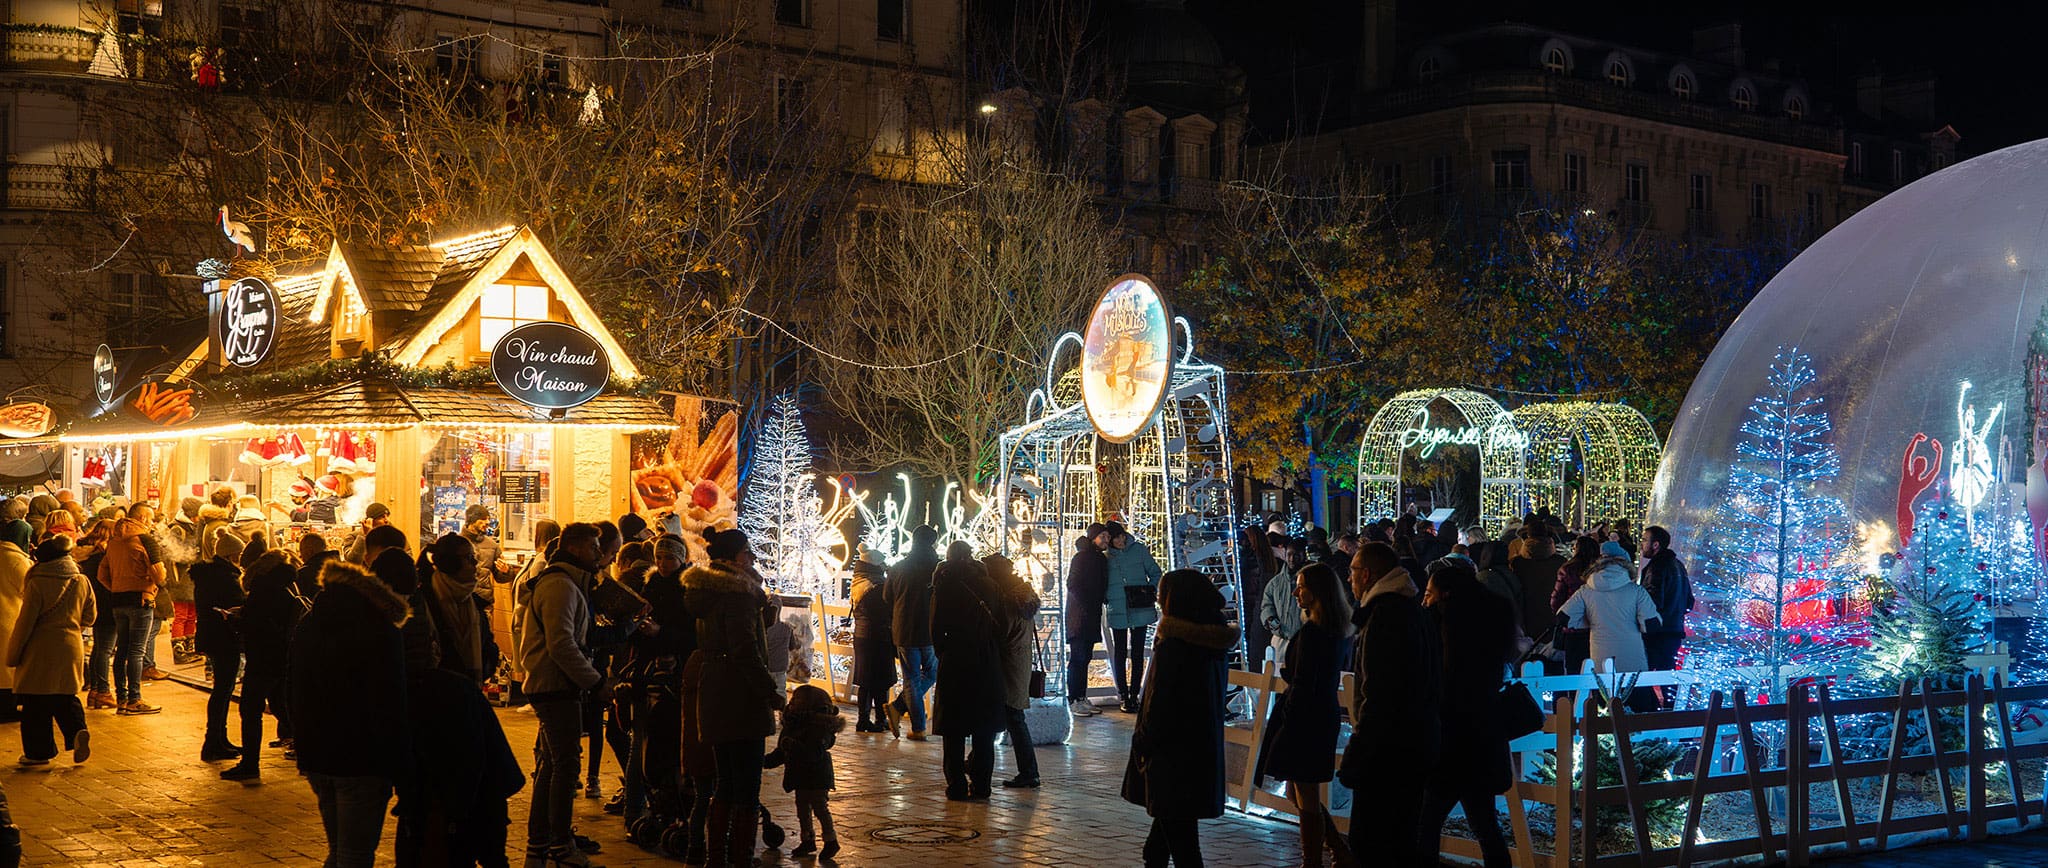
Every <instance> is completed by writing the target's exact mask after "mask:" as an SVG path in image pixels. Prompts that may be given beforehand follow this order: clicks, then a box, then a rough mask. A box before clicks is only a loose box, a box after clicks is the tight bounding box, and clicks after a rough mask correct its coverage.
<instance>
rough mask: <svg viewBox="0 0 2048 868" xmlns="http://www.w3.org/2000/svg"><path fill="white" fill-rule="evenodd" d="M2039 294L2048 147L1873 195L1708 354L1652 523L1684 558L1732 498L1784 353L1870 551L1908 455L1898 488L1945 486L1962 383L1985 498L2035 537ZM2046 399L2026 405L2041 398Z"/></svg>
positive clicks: (1886, 537)
mask: <svg viewBox="0 0 2048 868" xmlns="http://www.w3.org/2000/svg"><path fill="white" fill-rule="evenodd" d="M2044 299H2048V140H2042V141H2037V142H2032V143H2029V144H2024V145H2020V146H2017V147H2012V148H2007V149H2005V150H2002V151H1998V152H1997V153H1993V154H1989V155H1986V156H1983V157H1978V158H1976V159H1973V160H1969V161H1967V162H1963V163H1959V164H1957V165H1955V166H1952V167H1950V168H1948V169H1945V170H1943V171H1940V172H1936V173H1935V174H1933V175H1929V176H1928V177H1926V178H1922V179H1920V180H1919V181H1916V182H1914V183H1913V184H1911V185H1908V186H1907V187H1905V188H1904V189H1901V190H1899V191H1898V192H1895V193H1893V194H1891V195H1890V196H1887V197H1885V198H1884V199H1882V200H1880V201H1878V202H1877V203H1876V204H1875V205H1872V206H1871V207H1869V208H1866V209H1864V210H1863V211H1862V212H1861V213H1859V214H1857V215H1855V216H1854V217H1851V218H1850V219H1849V220H1848V221H1846V222H1844V223H1842V224H1841V225H1840V226H1838V227H1836V228H1835V229H1834V231H1832V232H1829V233H1827V234H1826V235H1825V236H1823V237H1822V238H1821V239H1820V240H1818V241H1817V242H1815V243H1814V244H1813V246H1812V247H1810V248H1808V249H1807V250H1806V252H1804V253H1802V254H1800V255H1799V257H1798V258H1796V259H1794V260H1793V261H1792V263H1791V264H1790V265H1788V266H1786V268H1785V270H1784V271H1782V272H1780V273H1779V274H1778V276H1777V277H1776V278H1774V279H1772V280H1771V282H1770V283H1769V284H1768V285H1767V286H1765V287H1764V289H1763V291H1762V292H1760V293H1758V294H1757V297H1756V298H1755V300H1753V301H1751V302H1750V303H1749V306H1748V307H1747V308H1745V309H1744V310H1743V312H1742V315H1741V316H1740V317H1738V318H1737V319H1736V320H1735V323H1734V325H1733V326H1732V327H1731V328H1730V329H1729V330H1728V333H1727V334H1726V335H1724V336H1723V337H1722V338H1721V341H1720V343H1719V344H1717V345H1716V346H1715V347H1714V352H1713V353H1712V354H1711V355H1710V356H1709V357H1708V358H1707V362H1706V365H1705V366H1704V367H1703V368H1702V369H1701V371H1700V373H1699V377H1698V378H1697V379H1695V380H1694V381H1693V384H1692V389H1691V391H1689V392H1688V393H1687V394H1686V397H1685V404H1684V405H1683V406H1682V407H1681V408H1680V410H1679V415H1678V418H1677V420H1676V421H1675V423H1674V425H1673V427H1672V431H1671V437H1670V440H1669V443H1668V444H1667V449H1666V453H1665V456H1664V461H1663V464H1662V467H1661V469H1660V470H1659V472H1658V475H1657V483H1656V490H1655V493H1654V495H1653V500H1652V506H1651V520H1652V521H1654V522H1658V523H1662V524H1666V525H1667V526H1669V527H1670V528H1671V530H1672V532H1673V534H1674V535H1675V536H1676V537H1677V541H1676V545H1677V546H1678V547H1679V548H1680V550H1681V551H1682V552H1686V553H1691V552H1695V551H1698V550H1699V549H1700V548H1701V545H1702V542H1703V538H1702V534H1703V533H1706V532H1710V531H1711V529H1710V528H1709V527H1707V525H1708V524H1709V522H1710V521H1711V520H1712V511H1713V508H1714V506H1715V504H1717V503H1718V502H1719V501H1720V500H1721V499H1722V498H1723V497H1724V496H1725V493H1726V485H1727V480H1728V470H1729V466H1730V463H1731V462H1732V461H1733V460H1734V459H1735V458H1736V452H1735V449H1736V444H1737V442H1738V439H1739V432H1738V429H1739V428H1740V427H1741V425H1742V424H1743V422H1744V421H1745V420H1746V419H1747V412H1748V407H1749V405H1750V403H1751V401H1752V400H1753V399H1755V398H1756V396H1757V395H1758V393H1759V392H1761V391H1763V390H1764V388H1765V378H1766V377H1767V376H1768V375H1769V369H1770V365H1771V362H1772V359H1773V357H1774V356H1775V355H1776V353H1777V351H1778V349H1779V347H1781V346H1782V347H1787V348H1794V347H1796V348H1797V349H1799V350H1801V351H1803V352H1805V353H1806V354H1808V355H1810V356H1811V357H1812V360H1813V367H1814V370H1815V372H1816V373H1817V375H1818V378H1817V380H1816V381H1815V384H1814V387H1813V389H1814V391H1815V393H1816V394H1818V395H1819V396H1820V397H1821V398H1822V399H1823V400H1824V403H1823V404H1822V409H1823V410H1825V411H1826V412H1827V414H1828V416H1829V419H1830V420H1831V421H1832V423H1833V425H1834V432H1833V435H1832V441H1833V443H1834V446H1835V448H1836V449H1837V450H1838V451H1839V453H1840V455H1841V474H1840V476H1838V477H1837V478H1836V479H1834V480H1832V481H1830V482H1827V483H1823V484H1821V485H1820V486H1818V487H1819V489H1820V493H1825V494H1832V495H1834V496H1836V497H1839V498H1841V499H1842V501H1843V503H1844V505H1845V506H1846V507H1847V508H1848V514H1849V517H1850V519H1851V520H1853V521H1855V522H1857V523H1858V525H1859V527H1858V530H1859V531H1860V533H1861V535H1862V537H1863V538H1864V551H1865V552H1866V553H1869V552H1871V551H1873V550H1874V551H1896V550H1898V542H1897V540H1896V536H1895V527H1894V525H1895V524H1896V518H1895V517H1896V515H1897V514H1898V505H1899V501H1900V495H1901V490H1902V486H1901V483H1902V481H1904V480H1903V479H1902V478H1903V477H1907V476H1908V475H1909V471H1908V468H1907V467H1906V463H1907V461H1908V453H1909V449H1913V450H1915V451H1916V454H1917V455H1918V456H1919V457H1920V458H1921V459H1922V461H1923V462H1924V463H1923V465H1922V467H1920V468H1918V470H1920V471H1921V473H1920V474H1919V475H1918V476H1917V477H1915V478H1916V480H1917V481H1909V482H1906V486H1905V487H1906V491H1908V492H1909V493H1910V492H1911V491H1912V489H1913V487H1914V486H1915V485H1916V484H1921V483H1927V484H1931V486H1932V487H1930V488H1928V489H1927V490H1926V491H1925V497H1927V498H1931V497H1933V496H1934V495H1935V494H1936V493H1938V492H1939V491H1941V490H1943V489H1944V488H1946V487H1947V486H1949V485H1950V483H1951V477H1952V476H1953V475H1954V474H1952V472H1951V470H1952V467H1951V461H1952V460H1953V457H1954V454H1955V451H1956V447H1957V446H1958V445H1960V444H1961V437H1960V434H1961V431H1960V429H1961V421H1960V420H1959V418H1958V404H1959V398H1962V383H1963V382H1964V381H1968V382H1969V383H1970V384H1971V388H1970V389H1969V391H1968V394H1967V398H1966V399H1964V400H1965V401H1966V402H1967V404H1968V405H1970V407H1971V408H1972V409H1974V412H1975V421H1976V428H1977V430H1976V431H1973V432H1972V433H1973V434H1977V433H1982V434H1984V435H1985V437H1984V445H1985V447H1986V450H1985V451H1986V452H1987V453H1988V463H1989V467H1990V470H1991V473H1992V474H1993V475H1994V476H1995V479H1996V483H1995V484H1994V486H1993V487H1992V488H1993V493H1994V494H1996V495H1997V499H1999V500H2001V501H2003V502H2005V503H2007V504H2013V505H2014V506H2017V504H2018V503H2020V502H2025V501H2036V502H2037V503H2036V504H2033V506H2034V510H2035V511H2036V512H2037V516H2036V522H2035V527H2036V529H2037V532H2038V529H2039V527H2040V521H2039V519H2040V518H2041V517H2043V514H2048V484H2044V482H2043V480H2042V479H2041V476H2040V470H2039V468H2038V465H2039V463H2040V462H2041V461H2043V460H2044V459H2048V454H2044V453H2048V443H2042V444H2036V443H2035V442H2034V440H2035V433H2034V432H2035V430H2036V423H2035V414H2036V412H2037V411H2035V410H2033V409H2031V408H2030V407H2029V401H2028V391H2029V386H2028V382H2029V368H2030V366H2032V367H2034V368H2035V369H2036V371H2037V373H2036V376H2041V372H2042V371H2043V370H2048V368H2044V365H2043V363H2042V361H2041V360H2042V357H2043V353H2042V352H2040V351H2036V352H2034V353H2032V354H2031V355H2030V351H2029V344H2030V341H2032V340H2035V339H2036V338H2035V335H2036V329H2037V321H2038V319H2039V317H2040V314H2041V307H2042V301H2043V300H2044ZM2044 337H2048V335H2044ZM2042 381H2043V382H2044V383H2048V378H2043V380H2042ZM2037 388H2038V387H2037ZM2041 395H2048V391H2043V392H2041ZM2041 395H2037V400H2036V401H2035V403H2036V404H2041V405H2048V401H2043V400H2039V399H2038V398H2040V397H2041ZM2001 406H2002V408H2003V409H2002V410H2001V411H2000V412H1998V414H1997V416H1996V418H1995V419H1991V418H1988V417H1989V414H1990V413H1991V411H1992V409H1993V408H1994V407H2001ZM1987 421H1989V422H1990V423H1991V424H1990V425H1989V427H1988V429H1987V428H1986V426H1985V425H1984V423H1985V422H1987ZM1923 434H1924V435H1926V437H1927V438H1931V439H1932V440H1938V441H1940V442H1941V444H1942V446H1943V447H1944V450H1943V452H1942V455H1941V459H1940V464H1939V465H1933V464H1932V462H1931V461H1930V460H1929V459H1931V458H1932V456H1933V451H1932V446H1931V444H1929V443H1927V442H1925V441H1923V442H1922V443H1921V444H1919V445H1918V446H1917V447H1915V446H1914V438H1915V436H1916V435H1923ZM1978 466H1979V467H1982V466H1984V465H1983V463H1979V465H1978ZM1936 469H1938V470H1939V476H1938V478H1932V479H1930V478H1929V474H1930V473H1931V472H1932V471H1934V470H1936ZM2030 472H2031V474H2032V477H2033V479H2034V487H2033V491H2031V492H2030V491H2028V489H2027V481H2028V478H2029V475H2030ZM2029 494H2032V495H2033V496H2032V497H2028V495H2029ZM1923 502H1924V499H1923ZM2008 509H2012V510H2013V511H2020V510H2018V509H2014V508H2013V507H2008ZM2008 514H2010V513H2008ZM1877 522H1881V523H1882V525H1883V527H1877V526H1874V525H1873V524H1872V523H1877Z"/></svg>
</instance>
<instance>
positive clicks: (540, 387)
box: [491, 322, 612, 410]
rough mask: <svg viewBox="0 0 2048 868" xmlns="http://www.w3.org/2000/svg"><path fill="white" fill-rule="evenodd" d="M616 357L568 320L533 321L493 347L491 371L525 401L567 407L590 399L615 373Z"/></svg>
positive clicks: (548, 407) (507, 389)
mask: <svg viewBox="0 0 2048 868" xmlns="http://www.w3.org/2000/svg"><path fill="white" fill-rule="evenodd" d="M611 375H612V360H611V357H610V356H607V355H605V352H604V347H601V346H599V345H598V343H597V339H596V338H594V337H591V336H590V333H589V332H586V331H584V330H582V329H579V328H577V327H575V326H572V325H569V324H567V323H558V322H533V323H527V324H526V325H523V326H520V327H518V328H515V329H513V330H511V331H508V332H506V333H505V336H504V337H501V338H499V339H498V343H497V345H496V346H493V347H492V348H491V377H492V378H493V379H496V380H497V381H498V388H500V389H504V390H505V394H507V395H511V396H512V397H513V398H515V399H518V401H519V402H520V403H522V404H526V405H528V406H532V407H539V408H541V409H543V410H567V409H569V408H570V407H578V406H582V405H583V404H586V403H589V401H590V399H592V398H595V397H597V395H598V393H599V392H602V391H604V384H605V381H607V380H609V379H611Z"/></svg>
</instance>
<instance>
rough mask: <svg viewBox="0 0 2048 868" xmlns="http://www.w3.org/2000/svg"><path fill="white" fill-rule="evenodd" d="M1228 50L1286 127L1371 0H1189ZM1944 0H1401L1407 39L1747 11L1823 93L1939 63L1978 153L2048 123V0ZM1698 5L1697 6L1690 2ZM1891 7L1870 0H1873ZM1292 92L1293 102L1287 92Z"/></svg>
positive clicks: (1944, 94) (1634, 30)
mask: <svg viewBox="0 0 2048 868" xmlns="http://www.w3.org/2000/svg"><path fill="white" fill-rule="evenodd" d="M1187 5H1188V9H1189V11H1191V12H1193V13H1194V14H1196V15H1197V16H1198V17H1200V18H1201V19H1203V20H1204V21H1205V22H1207V23H1209V25H1210V27H1211V29H1212V31H1213V32H1215V33H1217V35H1218V36H1219V39H1220V41H1221V42H1222V43H1223V49H1224V52H1225V54H1227V55H1228V56H1230V57H1231V58H1232V59H1233V60H1234V61H1236V62H1237V63H1238V64H1239V65H1240V66H1242V67H1244V69H1245V70H1246V72H1247V74H1248V75H1249V76H1250V78H1251V86H1252V98H1253V112H1254V114H1255V122H1256V124H1257V125H1258V126H1259V127H1260V129H1261V130H1262V132H1264V133H1265V134H1267V135H1269V136H1270V135H1275V134H1278V133H1279V132H1280V131H1281V130H1283V129H1284V128H1285V125H1286V124H1287V123H1288V120H1289V118H1290V117H1291V116H1292V117H1315V116H1317V114H1318V108H1319V107H1320V106H1322V105H1324V104H1325V103H1341V102H1342V97H1341V96H1337V95H1336V94H1338V93H1339V92H1340V91H1341V90H1342V89H1343V87H1344V85H1343V83H1344V82H1348V81H1349V80H1350V77H1351V75H1352V70H1353V69H1354V67H1353V65H1352V64H1353V61H1354V58H1355V56H1356V54H1357V47H1358V40H1359V35H1360V32H1361V30H1362V25H1361V23H1360V22H1361V20H1362V13H1361V10H1362V8H1363V2H1362V0H1259V2H1248V0H1188V4H1187ZM2029 5H2031V4H2021V3H2012V4H2006V5H2004V6H2000V5H1995V4H1982V3H1944V4H1941V5H1940V6H1939V8H1942V9H1947V10H1954V11H1953V12H1952V13H1951V14H1946V15H1939V16H1935V15H1904V14H1854V13H1855V12H1856V10H1855V9H1854V7H1846V6H1843V7H1839V8H1835V7H1836V6H1837V5H1836V4H1815V3H1808V2H1804V0H1781V2H1777V3H1770V4H1763V3H1753V4H1731V3H1721V4H1712V5H1711V7H1710V8H1709V7H1706V6H1704V5H1703V4H1672V3H1652V2H1635V3H1627V4H1623V3H1612V2H1575V3H1561V2H1550V3H1531V2H1527V0H1523V2H1512V3H1511V2H1497V0H1477V2H1455V3H1443V2H1435V3H1424V2H1407V3H1401V4H1398V7H1397V8H1398V13H1397V14H1398V15H1399V17H1400V43H1401V45H1402V47H1403V51H1402V54H1403V56H1404V57H1405V54H1406V48H1407V47H1409V46H1412V45H1414V44H1415V43H1417V42H1418V41H1420V40H1421V39H1422V38H1424V37H1426V36H1428V35H1430V34H1437V33H1445V32H1452V31H1456V30H1460V29H1463V28H1467V27H1471V26H1475V25H1479V24H1485V23H1489V22H1499V21H1515V22H1520V23H1526V24H1533V25H1538V26H1547V27H1555V28H1558V29H1561V30H1569V31H1573V32H1577V33H1581V34H1584V35H1586V36H1589V37H1593V38H1597V39H1606V40H1612V41H1615V42H1620V43H1625V44H1631V45H1636V46H1640V47H1642V48H1647V49H1652V50H1657V51H1665V52H1674V53H1681V54H1682V53H1685V52H1687V51H1689V50H1690V49H1691V45H1692V31H1693V30H1694V29H1695V28H1698V27H1705V26H1713V25H1717V24H1726V23H1730V22H1735V23H1740V24H1741V25H1742V27H1743V43H1744V46H1745V48H1746V49H1747V52H1748V60H1749V64H1748V65H1749V66H1751V67H1753V68H1761V67H1762V66H1763V64H1764V62H1765V61H1768V60H1772V59H1776V60H1778V61H1779V62H1780V63H1781V68H1782V71H1783V73H1784V74H1786V75H1788V76H1793V77H1798V78H1802V79H1804V80H1805V81H1806V84H1807V87H1808V89H1809V91H1810V92H1812V93H1813V94H1814V96H1815V100H1816V101H1817V102H1818V103H1820V104H1822V105H1834V106H1853V104H1854V89H1853V88H1854V82H1855V79H1856V76H1857V74H1858V73H1859V72H1864V71H1868V70H1871V69H1872V68H1875V69H1878V70H1881V71H1882V72H1884V73H1885V74H1886V75H1887V76H1888V77H1894V76H1906V75H1912V74H1916V73H1931V74H1933V75H1935V76H1936V77H1937V78H1938V80H1939V82H1940V90H1939V106H1940V110H1939V114H1940V115H1941V117H1942V119H1943V120H1945V121H1946V122H1947V123H1949V124H1950V125H1952V126H1954V127H1955V128H1956V131H1957V132H1958V133H1960V134H1961V135H1962V149H1963V151H1964V152H1965V153H1966V154H1980V153H1984V152H1987V151H1992V150H1997V149H1998V148H2002V147H2005V146H2007V145H2013V144H2018V143H2020V142H2025V141H2030V140H2033V139H2037V138H2043V137H2048V93H2044V91H2048V68H2044V67H2048V52H2044V51H2043V48H2042V46H2043V32H2044V31H2043V27H2042V25H2048V12H2033V13H2026V12H2022V11H2019V10H2022V9H2025V8H2027V6H2029ZM1689 6H1690V7H1693V8H1687V7H1689ZM1882 8H1884V7H1883V6H1882V5H1880V4H1863V9H1865V10H1876V9H1882ZM1290 102H1291V103H1293V105H1292V106H1290V105H1289V103H1290Z"/></svg>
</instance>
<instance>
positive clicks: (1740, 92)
mask: <svg viewBox="0 0 2048 868" xmlns="http://www.w3.org/2000/svg"><path fill="white" fill-rule="evenodd" d="M1728 99H1729V101H1730V102H1732V103H1734V104H1735V108H1736V109H1738V110H1740V111H1755V110H1756V91H1754V90H1752V89H1750V86H1749V85H1746V84H1738V85H1736V86H1735V91H1734V92H1733V93H1732V94H1731V95H1730V96H1729V98H1728Z"/></svg>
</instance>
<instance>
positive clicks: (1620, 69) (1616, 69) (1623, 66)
mask: <svg viewBox="0 0 2048 868" xmlns="http://www.w3.org/2000/svg"><path fill="white" fill-rule="evenodd" d="M1630 78H1631V76H1630V75H1629V72H1628V61H1625V60H1622V59H1621V58H1619V57H1611V58H1608V60H1607V83H1608V84H1615V85H1620V86H1622V87H1628V83H1629V79H1630Z"/></svg>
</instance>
